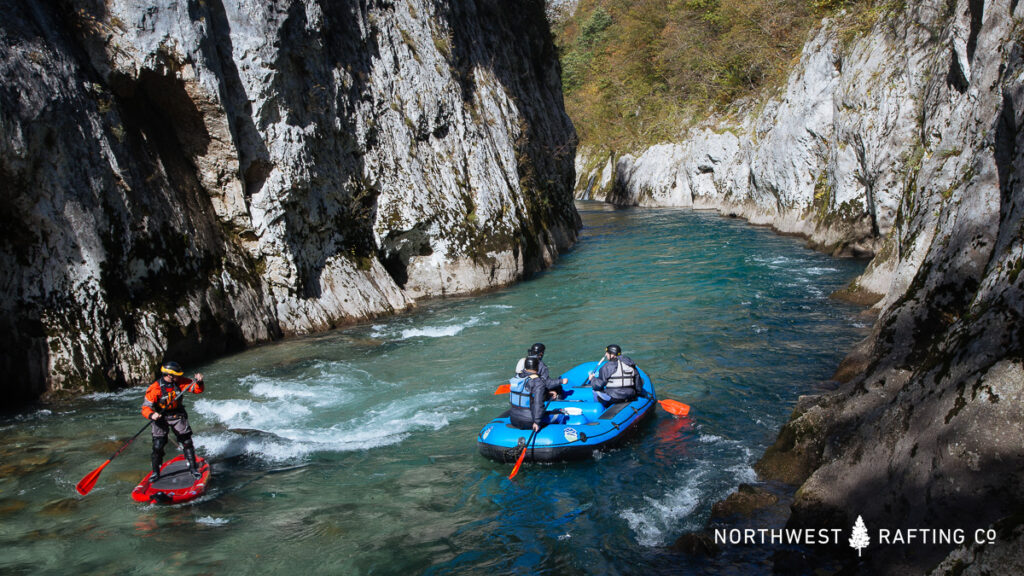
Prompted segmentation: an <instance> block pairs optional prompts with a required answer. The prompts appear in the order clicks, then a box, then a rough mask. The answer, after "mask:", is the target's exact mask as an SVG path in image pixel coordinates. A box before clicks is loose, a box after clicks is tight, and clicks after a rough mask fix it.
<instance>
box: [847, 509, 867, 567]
mask: <svg viewBox="0 0 1024 576" xmlns="http://www.w3.org/2000/svg"><path fill="white" fill-rule="evenodd" d="M868 544H871V538H870V537H869V536H868V527H867V526H865V525H864V519H863V518H861V517H860V516H857V522H856V523H854V525H853V533H852V534H851V535H850V547H851V548H856V549H857V557H858V558H860V553H861V550H863V549H864V548H867V546H868Z"/></svg>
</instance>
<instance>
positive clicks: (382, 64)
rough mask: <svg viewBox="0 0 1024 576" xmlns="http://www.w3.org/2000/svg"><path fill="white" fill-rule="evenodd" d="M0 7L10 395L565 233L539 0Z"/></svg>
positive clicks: (568, 207) (432, 288) (563, 153)
mask: <svg viewBox="0 0 1024 576" xmlns="http://www.w3.org/2000/svg"><path fill="white" fill-rule="evenodd" d="M0 10H2V12H3V14H4V19H3V21H2V22H0V78H3V83H2V86H0V147H2V149H0V181H2V182H3V186H4V189H3V192H2V194H0V203H2V204H0V219H2V222H0V264H2V267H3V269H4V270H5V271H6V274H5V275H4V280H3V282H2V284H0V306H2V310H0V341H2V344H0V368H3V370H4V373H5V374H6V375H7V377H8V380H9V382H10V384H9V385H8V388H7V390H8V393H7V394H6V395H5V398H6V401H5V403H7V402H11V401H17V400H20V399H30V398H34V397H38V396H40V395H42V394H52V393H60V392H65V391H80V390H84V389H107V388H110V387H116V386H120V385H123V384H125V383H138V382H140V381H143V380H145V379H147V378H149V377H150V376H151V375H152V374H153V371H154V367H155V366H156V365H157V363H159V362H160V361H161V360H162V359H163V358H165V357H173V358H175V359H178V360H179V361H183V362H188V361H194V360H198V359H201V358H204V357H209V356H211V355H215V354H219V353H223V352H226V351H230V350H235V349H239V348H241V347H243V346H245V345H247V344H250V343H254V342H260V341H266V340H270V339H274V338H278V337H281V336H282V335H287V334H297V333H305V332H311V331H316V330H323V329H326V328H330V327H332V326H335V325H338V324H340V323H344V322H349V321H352V320H354V319H359V318H365V317H369V316H373V315H376V314H381V313H390V312H394V311H398V310H403V309H406V308H408V307H409V306H410V305H412V304H413V302H414V301H415V300H417V299H419V298H423V297H430V296H440V295H448V294H457V293H466V292H471V291H476V290H481V289H486V288H490V287H494V286H500V285H503V284H507V283H509V282H512V281H514V280H516V279H519V278H522V277H524V276H526V275H529V274H531V273H533V272H535V271H537V270H539V269H541V268H543V267H545V266H547V265H548V264H550V263H551V262H552V260H553V259H554V258H555V256H556V255H557V252H558V251H559V250H564V249H567V248H568V247H570V246H571V245H572V244H573V243H574V242H575V239H576V233H577V230H578V229H579V226H580V221H579V217H578V215H577V214H576V211H575V208H574V207H573V205H572V185H573V181H572V178H573V165H572V163H573V158H574V156H575V133H574V130H573V128H572V124H571V122H570V121H569V119H568V117H567V116H566V115H565V112H564V109H563V106H562V96H561V91H560V83H559V72H558V64H557V55H556V53H555V50H554V47H553V44H552V41H551V38H550V33H549V30H548V26H547V23H546V21H545V17H544V5H543V2H542V1H540V0H530V1H527V2H516V3H508V2H503V1H502V0H465V1H454V2H442V1H435V0H408V1H402V2H393V1H390V0H379V1H369V0H342V1H333V2H325V1H316V0H307V1H301V0H280V1H271V2H262V1H261V2H257V1H250V0H206V1H199V0H184V1H166V2H152V3H146V4H144V5H140V4H137V3H133V2H122V1H118V0H114V1H106V2H104V1H99V0H53V1H48V2H15V1H12V0H2V1H0Z"/></svg>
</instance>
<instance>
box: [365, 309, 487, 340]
mask: <svg viewBox="0 0 1024 576" xmlns="http://www.w3.org/2000/svg"><path fill="white" fill-rule="evenodd" d="M482 319H483V315H477V316H473V317H471V318H469V320H466V321H465V322H456V323H454V324H447V325H443V326H416V327H412V328H402V327H400V326H396V325H393V324H378V325H374V327H373V332H372V333H371V336H373V337H374V338H382V339H387V340H409V339H411V338H445V337H449V336H456V335H458V334H459V333H461V332H462V331H463V330H465V329H466V328H470V327H472V326H477V325H479V324H480V322H481V321H482ZM498 324H499V323H498V322H490V323H489V325H491V326H497V325H498Z"/></svg>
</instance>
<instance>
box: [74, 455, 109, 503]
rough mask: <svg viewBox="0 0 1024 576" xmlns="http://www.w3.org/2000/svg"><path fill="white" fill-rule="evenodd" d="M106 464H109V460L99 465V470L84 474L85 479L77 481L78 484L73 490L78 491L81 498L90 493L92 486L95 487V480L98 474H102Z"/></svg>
mask: <svg viewBox="0 0 1024 576" xmlns="http://www.w3.org/2000/svg"><path fill="white" fill-rule="evenodd" d="M107 464H110V460H107V461H106V462H104V463H103V464H100V467H99V468H97V469H95V470H93V471H92V472H89V473H88V474H86V475H85V478H82V479H81V480H79V481H78V484H75V490H78V493H79V494H81V495H82V496H85V495H86V494H88V493H89V492H92V488H93V486H95V485H96V480H97V479H99V477H100V472H103V469H104V468H106V467H107Z"/></svg>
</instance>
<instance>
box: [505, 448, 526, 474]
mask: <svg viewBox="0 0 1024 576" xmlns="http://www.w3.org/2000/svg"><path fill="white" fill-rule="evenodd" d="M523 458H526V446H523V451H522V452H520V453H519V460H516V467H515V468H513V469H512V473H511V474H509V475H508V479H509V480H511V479H513V478H515V476H516V474H519V467H520V466H522V465H523Z"/></svg>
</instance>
